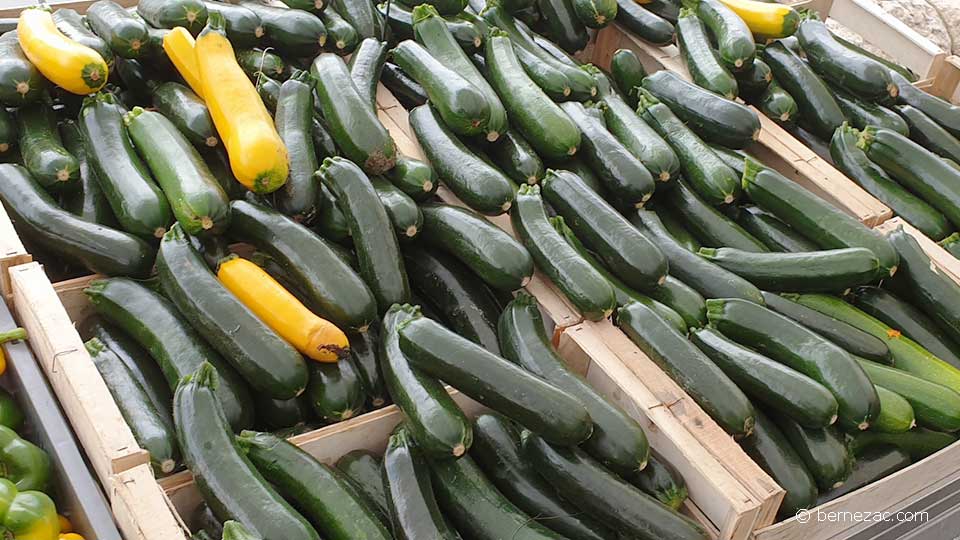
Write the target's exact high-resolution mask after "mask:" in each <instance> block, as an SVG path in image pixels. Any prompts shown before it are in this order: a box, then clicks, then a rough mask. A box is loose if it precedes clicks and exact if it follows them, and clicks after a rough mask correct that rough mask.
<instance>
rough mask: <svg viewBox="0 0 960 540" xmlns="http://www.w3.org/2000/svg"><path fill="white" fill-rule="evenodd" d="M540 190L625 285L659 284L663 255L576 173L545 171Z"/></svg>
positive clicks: (663, 269)
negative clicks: (545, 174)
mask: <svg viewBox="0 0 960 540" xmlns="http://www.w3.org/2000/svg"><path fill="white" fill-rule="evenodd" d="M543 192H544V194H545V196H546V198H547V201H548V202H550V204H551V206H552V207H553V208H554V209H556V210H557V212H558V213H559V214H560V215H562V216H563V217H564V219H565V220H566V221H567V223H568V224H569V225H570V228H571V229H572V230H573V232H574V233H576V234H577V235H578V237H579V238H582V239H583V241H584V242H585V243H586V245H587V246H589V247H590V248H592V249H593V250H594V251H595V252H597V253H598V255H599V256H600V259H601V260H603V261H604V263H606V265H607V266H609V267H610V269H611V270H612V271H613V273H614V274H615V275H617V276H618V277H619V278H620V279H622V280H623V281H624V282H625V283H626V284H627V285H629V286H631V287H634V288H637V289H640V290H644V289H649V288H651V287H655V286H657V285H660V284H662V283H663V281H664V279H665V276H666V274H667V261H666V258H665V257H664V256H663V254H662V253H660V251H659V250H658V249H657V247H656V246H655V245H654V244H653V243H652V242H651V241H650V240H648V239H647V238H645V237H644V236H643V235H642V234H640V233H639V232H638V231H637V230H636V229H635V228H634V227H633V226H632V225H631V224H630V222H629V221H627V219H626V218H625V217H623V216H622V215H620V214H619V213H617V212H616V210H615V209H614V208H613V207H612V206H610V205H609V204H608V203H607V202H606V201H604V200H603V199H602V198H601V197H600V196H599V195H597V194H596V193H595V192H594V191H592V190H591V189H590V188H589V187H588V186H587V185H586V184H585V183H584V182H583V181H581V180H580V179H579V178H578V177H577V176H576V175H574V174H573V173H570V172H567V171H548V172H547V176H546V178H544V180H543Z"/></svg>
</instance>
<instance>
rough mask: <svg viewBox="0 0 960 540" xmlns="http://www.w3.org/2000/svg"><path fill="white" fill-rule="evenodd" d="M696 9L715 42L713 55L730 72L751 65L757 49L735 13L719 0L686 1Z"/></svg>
mask: <svg viewBox="0 0 960 540" xmlns="http://www.w3.org/2000/svg"><path fill="white" fill-rule="evenodd" d="M688 3H689V4H692V5H693V6H695V7H694V9H696V12H697V15H698V16H699V17H700V20H702V21H703V23H704V25H706V27H707V28H709V29H710V33H711V34H712V35H713V37H714V39H715V40H716V42H717V56H719V58H720V61H721V62H723V64H724V66H726V67H727V69H729V70H731V71H743V70H746V69H749V68H750V67H751V66H752V65H753V60H754V58H755V57H756V54H757V49H756V45H754V42H753V41H754V37H753V33H752V32H751V31H750V29H749V28H748V27H747V24H746V23H745V22H744V21H743V19H741V18H740V16H739V15H737V14H736V13H734V12H733V10H731V9H730V8H729V7H727V6H726V4H724V3H723V2H721V1H720V0H697V1H696V2H688Z"/></svg>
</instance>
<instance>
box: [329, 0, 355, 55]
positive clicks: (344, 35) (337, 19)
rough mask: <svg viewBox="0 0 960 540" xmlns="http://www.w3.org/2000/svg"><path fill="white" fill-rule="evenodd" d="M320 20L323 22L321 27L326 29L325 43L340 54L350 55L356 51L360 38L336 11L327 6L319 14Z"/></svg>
mask: <svg viewBox="0 0 960 540" xmlns="http://www.w3.org/2000/svg"><path fill="white" fill-rule="evenodd" d="M320 20H321V21H323V26H325V27H326V29H327V43H331V44H333V47H334V48H335V49H336V50H337V51H338V52H339V53H340V54H350V53H353V52H355V51H356V49H357V43H358V42H360V36H359V35H358V34H357V30H356V29H355V28H354V27H353V26H351V25H350V23H348V22H347V21H346V19H344V18H343V16H342V15H340V13H339V12H338V11H337V10H335V9H334V8H332V7H331V6H327V7H326V8H324V10H323V12H322V13H320Z"/></svg>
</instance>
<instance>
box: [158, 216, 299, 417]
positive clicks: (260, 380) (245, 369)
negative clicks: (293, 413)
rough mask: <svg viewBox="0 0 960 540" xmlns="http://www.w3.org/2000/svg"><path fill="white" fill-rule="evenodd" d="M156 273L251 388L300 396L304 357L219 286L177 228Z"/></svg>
mask: <svg viewBox="0 0 960 540" xmlns="http://www.w3.org/2000/svg"><path fill="white" fill-rule="evenodd" d="M157 271H158V274H159V276H160V284H161V286H162V287H163V291H164V293H165V294H166V296H167V298H169V299H170V301H171V302H173V304H174V305H176V306H177V309H178V310H179V311H180V313H182V314H183V316H184V318H186V319H187V320H188V321H189V322H190V324H191V326H193V328H195V329H197V330H198V331H199V332H202V334H203V336H204V338H205V339H206V340H207V342H209V343H210V345H211V346H212V347H213V348H215V349H216V350H217V351H218V352H219V353H221V355H223V357H224V358H225V359H226V360H227V361H229V362H230V364H231V365H232V366H233V367H234V369H236V370H237V372H238V373H239V374H240V375H241V376H242V377H243V378H244V379H245V380H246V381H247V383H248V384H249V385H250V386H251V387H252V388H253V389H255V390H257V391H259V392H263V393H265V394H267V395H269V396H270V397H271V398H273V399H292V398H294V397H297V396H299V395H300V394H301V393H302V392H303V390H304V389H305V388H306V387H307V365H306V363H305V362H304V360H303V357H302V356H301V355H300V353H298V352H297V351H296V349H294V348H293V347H292V346H290V344H288V343H287V342H285V341H283V339H281V338H280V336H278V335H277V334H276V333H275V332H274V331H273V330H271V329H270V328H269V327H268V326H267V325H265V324H264V323H263V322H262V321H260V319H258V318H257V317H256V315H254V314H253V313H252V312H251V311H250V310H249V309H247V308H246V307H245V306H244V305H243V304H242V303H241V302H240V301H239V300H237V298H236V297H235V296H233V294H231V293H230V292H229V291H227V290H226V289H225V288H224V287H223V286H222V285H220V283H219V281H218V280H217V278H216V276H215V275H214V274H213V272H212V271H211V270H210V268H209V267H208V266H207V264H206V263H205V262H204V260H203V258H202V257H201V256H200V254H199V253H197V252H196V250H194V248H193V247H192V246H191V245H190V240H189V239H188V238H187V235H186V234H185V233H184V232H183V229H182V228H181V227H180V226H179V225H174V226H173V228H171V229H170V231H169V232H168V233H167V234H165V235H164V237H163V240H162V241H161V242H160V251H159V254H158V256H157ZM237 328H243V329H244V331H243V333H242V334H237V333H236V329H237Z"/></svg>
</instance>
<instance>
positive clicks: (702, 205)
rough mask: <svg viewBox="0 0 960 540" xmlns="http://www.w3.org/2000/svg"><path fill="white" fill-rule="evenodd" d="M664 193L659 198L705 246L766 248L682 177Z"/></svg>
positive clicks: (758, 250) (764, 249) (749, 249)
mask: <svg viewBox="0 0 960 540" xmlns="http://www.w3.org/2000/svg"><path fill="white" fill-rule="evenodd" d="M663 196H664V199H662V202H665V203H666V204H667V207H668V208H670V209H671V210H672V211H673V213H674V214H675V215H677V216H679V217H680V219H682V220H683V223H684V225H686V226H687V228H689V229H690V232H691V233H693V235H694V236H695V237H696V238H697V240H699V241H700V243H701V244H703V245H704V246H710V247H724V246H727V247H730V248H736V249H737V250H738V251H740V250H742V251H746V252H756V253H762V252H765V251H767V246H765V245H764V244H763V242H761V241H760V240H758V239H757V238H755V237H754V236H753V235H751V234H750V233H748V232H747V231H745V230H744V229H743V228H742V227H740V225H738V224H737V223H736V222H735V221H733V220H731V219H730V218H728V217H727V216H725V215H724V214H723V213H721V212H720V211H719V210H717V209H716V208H714V207H712V206H710V205H709V204H707V202H706V201H704V200H703V199H702V198H700V197H699V196H698V195H697V194H696V192H694V191H693V190H692V189H690V187H689V186H688V185H687V184H686V182H684V181H683V180H677V182H676V185H675V186H674V188H673V189H671V190H670V191H668V192H667V193H664V194H663Z"/></svg>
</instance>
